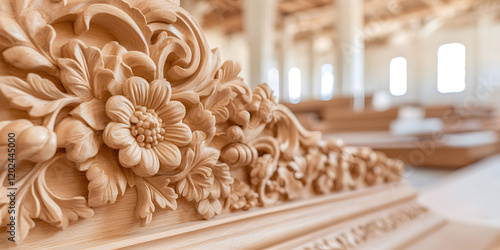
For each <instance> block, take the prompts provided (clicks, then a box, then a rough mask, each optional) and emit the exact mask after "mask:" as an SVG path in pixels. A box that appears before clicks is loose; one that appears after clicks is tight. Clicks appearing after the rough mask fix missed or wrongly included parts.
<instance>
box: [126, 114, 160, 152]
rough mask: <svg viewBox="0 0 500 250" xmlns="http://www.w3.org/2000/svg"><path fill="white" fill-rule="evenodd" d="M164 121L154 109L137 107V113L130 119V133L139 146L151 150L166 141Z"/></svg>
mask: <svg viewBox="0 0 500 250" xmlns="http://www.w3.org/2000/svg"><path fill="white" fill-rule="evenodd" d="M162 126H163V120H162V119H161V118H160V117H158V114H156V112H155V111H154V110H153V109H147V108H146V107H143V106H136V107H135V112H134V114H133V115H132V117H130V131H131V133H132V135H133V136H134V137H135V139H136V140H137V143H138V144H139V146H141V147H144V148H148V149H149V148H151V147H152V146H156V145H158V143H159V142H161V141H163V140H164V139H165V129H164V128H162Z"/></svg>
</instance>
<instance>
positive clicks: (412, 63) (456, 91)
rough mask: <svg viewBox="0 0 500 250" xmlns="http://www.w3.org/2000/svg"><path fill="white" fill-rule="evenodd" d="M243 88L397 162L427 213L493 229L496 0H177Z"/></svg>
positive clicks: (499, 30)
mask: <svg viewBox="0 0 500 250" xmlns="http://www.w3.org/2000/svg"><path fill="white" fill-rule="evenodd" d="M181 6H183V7H184V8H186V9H187V10H188V11H189V12H190V13H192V14H193V16H194V18H195V19H196V21H197V22H198V23H200V25H201V26H202V28H203V30H204V32H205V34H206V36H207V39H208V41H209V44H210V46H211V47H213V48H218V49H219V50H220V53H221V55H222V58H223V59H224V60H235V61H239V62H240V63H241V64H242V69H243V70H242V76H243V78H244V79H245V82H246V84H248V85H250V86H251V87H252V88H254V87H255V86H257V85H258V84H260V83H268V84H269V85H270V86H271V88H272V89H273V91H274V95H275V97H276V98H277V99H278V100H279V102H280V103H283V104H285V105H286V106H287V107H288V108H289V109H290V110H292V111H293V112H294V114H295V115H296V116H297V117H298V119H299V120H300V122H301V123H302V124H303V125H304V127H306V128H307V129H310V130H319V131H322V132H323V136H324V137H326V138H341V139H342V140H343V141H344V143H345V144H346V145H353V146H368V147H371V148H373V149H375V150H378V151H382V152H384V153H385V154H387V155H388V156H390V157H394V158H399V159H401V160H403V161H404V162H405V163H406V170H405V179H406V180H407V181H408V182H409V183H410V184H411V185H412V186H413V187H414V188H416V189H418V190H420V191H421V197H420V200H421V201H422V202H423V203H424V204H426V205H427V206H429V207H430V208H431V209H434V210H437V211H439V212H441V213H443V214H445V215H446V216H448V217H450V218H452V219H455V220H460V221H471V222H475V223H482V224H486V225H493V226H497V227H500V196H499V194H500V182H499V181H498V180H499V179H500V154H499V153H500V147H499V145H500V144H499V140H498V135H499V132H500V114H499V112H498V109H499V108H500V14H499V13H500V12H499V10H500V2H499V1H496V0H349V1H344V0H205V1H202V0H183V1H181Z"/></svg>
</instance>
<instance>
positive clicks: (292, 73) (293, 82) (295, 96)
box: [288, 67, 302, 103]
mask: <svg viewBox="0 0 500 250" xmlns="http://www.w3.org/2000/svg"><path fill="white" fill-rule="evenodd" d="M301 92H302V79H301V74H300V69H299V68H297V67H293V68H291V69H290V70H289V71H288V97H289V98H290V102H291V103H298V102H300V98H301V95H302V93H301Z"/></svg>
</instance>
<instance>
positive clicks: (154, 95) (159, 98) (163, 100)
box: [147, 80, 172, 110]
mask: <svg viewBox="0 0 500 250" xmlns="http://www.w3.org/2000/svg"><path fill="white" fill-rule="evenodd" d="M171 92H172V91H171V90H170V84H169V83H168V82H167V81H165V80H156V81H154V82H152V83H151V87H150V94H149V99H148V103H147V107H148V108H151V109H155V110H156V109H158V108H159V107H162V106H165V105H166V104H167V102H168V101H170V95H171Z"/></svg>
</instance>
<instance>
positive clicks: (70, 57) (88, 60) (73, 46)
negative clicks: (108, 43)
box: [58, 40, 113, 101]
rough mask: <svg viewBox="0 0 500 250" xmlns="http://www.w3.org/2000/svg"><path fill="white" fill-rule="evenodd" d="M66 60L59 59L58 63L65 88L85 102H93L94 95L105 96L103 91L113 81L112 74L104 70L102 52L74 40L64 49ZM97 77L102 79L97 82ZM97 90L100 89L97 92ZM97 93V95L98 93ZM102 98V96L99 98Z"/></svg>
mask: <svg viewBox="0 0 500 250" xmlns="http://www.w3.org/2000/svg"><path fill="white" fill-rule="evenodd" d="M62 54H63V56H64V57H65V58H59V59H58V63H59V67H60V68H61V82H62V83H63V85H64V87H65V88H66V89H67V90H69V91H71V92H72V93H74V94H75V95H77V96H78V97H80V98H82V99H83V100H85V101H89V100H91V99H92V98H93V97H94V95H96V94H99V95H103V93H102V92H103V89H106V86H107V84H108V82H109V81H111V80H112V77H113V75H112V73H111V72H110V71H109V74H106V75H103V72H107V71H106V70H105V69H104V62H103V56H102V53H101V51H99V49H97V48H95V47H86V46H85V45H84V44H83V43H81V42H80V41H78V40H72V41H70V42H69V43H67V44H66V45H64V47H63V49H62ZM96 77H101V78H104V79H107V80H108V81H106V80H103V79H100V81H99V82H98V83H97V82H95V79H94V78H96ZM96 88H99V89H98V90H97V91H96ZM96 92H97V93H96ZM99 97H101V96H99Z"/></svg>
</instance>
